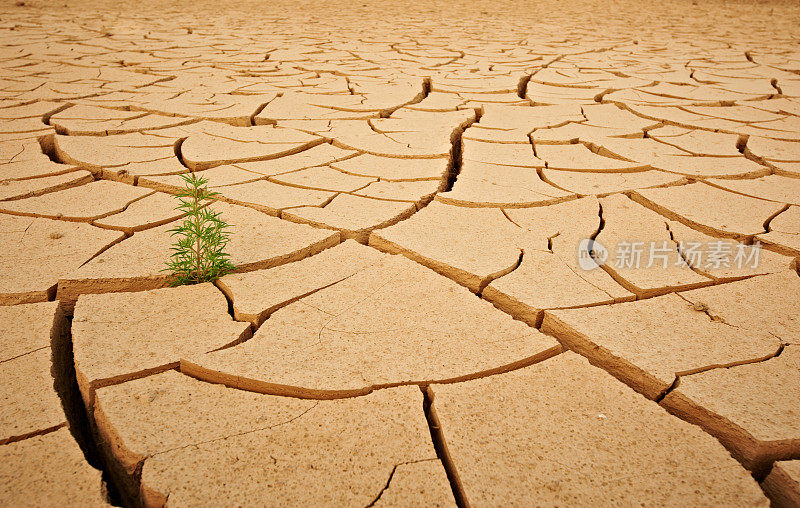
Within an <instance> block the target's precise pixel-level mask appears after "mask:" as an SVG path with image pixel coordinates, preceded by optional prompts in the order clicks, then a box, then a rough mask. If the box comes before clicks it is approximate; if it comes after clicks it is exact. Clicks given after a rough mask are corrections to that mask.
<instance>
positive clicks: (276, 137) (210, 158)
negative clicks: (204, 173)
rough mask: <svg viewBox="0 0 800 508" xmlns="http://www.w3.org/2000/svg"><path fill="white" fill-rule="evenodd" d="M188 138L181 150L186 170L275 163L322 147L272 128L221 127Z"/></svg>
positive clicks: (294, 133) (291, 132) (303, 135)
mask: <svg viewBox="0 0 800 508" xmlns="http://www.w3.org/2000/svg"><path fill="white" fill-rule="evenodd" d="M214 127H215V128H214V129H204V130H203V131H201V132H198V133H196V134H190V135H189V136H188V137H187V138H186V140H185V141H184V142H183V144H182V145H181V147H180V150H181V157H182V160H183V162H184V163H185V164H186V166H187V167H189V169H192V170H195V171H197V170H203V169H208V168H211V167H214V166H220V165H222V164H232V163H234V162H248V161H257V160H264V159H274V158H277V157H281V156H284V155H291V154H294V153H297V152H301V151H303V150H305V149H307V148H311V147H312V146H314V145H318V144H320V143H322V141H323V140H322V138H320V137H317V136H313V135H310V134H307V133H305V132H300V131H297V130H294V129H286V128H281V127H275V126H267V125H265V126H257V127H224V126H222V125H221V124H216V125H215V126H214Z"/></svg>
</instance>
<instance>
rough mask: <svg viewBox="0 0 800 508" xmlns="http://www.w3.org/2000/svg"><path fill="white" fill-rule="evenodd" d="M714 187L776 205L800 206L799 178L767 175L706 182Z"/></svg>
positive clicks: (712, 179)
mask: <svg viewBox="0 0 800 508" xmlns="http://www.w3.org/2000/svg"><path fill="white" fill-rule="evenodd" d="M706 182H708V183H709V184H711V185H714V186H715V187H721V188H723V189H725V190H728V191H731V192H735V193H737V194H742V195H744V196H749V197H753V198H759V199H766V200H767V201H775V202H777V203H786V204H791V205H800V178H789V177H786V176H781V175H769V176H763V177H761V178H755V179H752V180H751V179H748V180H720V179H715V178H709V179H708V180H706Z"/></svg>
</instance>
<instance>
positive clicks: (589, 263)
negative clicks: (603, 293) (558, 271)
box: [578, 238, 608, 272]
mask: <svg viewBox="0 0 800 508" xmlns="http://www.w3.org/2000/svg"><path fill="white" fill-rule="evenodd" d="M607 259H608V249H606V248H605V247H604V246H603V244H601V243H600V242H598V241H595V240H592V239H591V238H584V239H583V240H581V242H580V243H579V244H578V266H580V267H581V269H583V270H586V271H587V272H588V271H589V270H594V269H595V268H597V267H598V266H600V265H602V264H604V263H605V262H606V260H607Z"/></svg>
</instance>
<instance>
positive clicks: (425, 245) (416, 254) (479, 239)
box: [369, 201, 520, 293]
mask: <svg viewBox="0 0 800 508" xmlns="http://www.w3.org/2000/svg"><path fill="white" fill-rule="evenodd" d="M518 229H519V228H518V227H517V226H515V225H514V224H513V223H511V222H510V221H509V220H508V219H506V217H504V216H503V213H502V211H501V210H500V209H498V208H468V207H458V206H451V205H447V204H444V203H440V202H438V201H434V202H432V203H431V204H430V205H428V206H427V207H425V208H424V209H423V210H420V211H419V212H418V213H416V214H415V215H414V216H413V217H411V218H410V219H408V220H405V221H402V222H400V223H398V224H396V225H394V226H391V227H388V228H385V229H382V230H380V231H374V232H373V233H372V234H371V235H370V237H369V244H370V245H371V246H373V247H376V248H377V249H380V250H382V251H385V252H389V253H400V254H403V255H404V256H406V257H408V258H409V259H412V260H414V261H416V262H418V263H422V264H423V265H425V266H427V267H429V268H431V269H433V270H435V271H436V272H438V273H440V274H442V275H445V276H446V277H449V278H450V279H453V280H454V281H456V282H458V283H459V284H461V285H463V286H466V287H467V288H469V289H470V290H471V291H473V292H475V293H477V292H478V291H479V288H481V287H482V286H485V284H486V283H488V282H489V281H490V280H491V275H492V274H495V273H498V272H501V271H504V270H507V269H510V268H511V267H513V266H514V265H515V264H516V263H517V262H518V260H519V255H520V248H519V247H518V246H516V245H515V242H514V240H515V238H516V236H517V235H518ZM432 232H435V234H431V233H432Z"/></svg>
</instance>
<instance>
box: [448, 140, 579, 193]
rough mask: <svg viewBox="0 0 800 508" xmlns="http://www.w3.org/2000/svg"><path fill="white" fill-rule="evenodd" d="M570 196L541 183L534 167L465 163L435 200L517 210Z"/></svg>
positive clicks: (543, 182)
mask: <svg viewBox="0 0 800 508" xmlns="http://www.w3.org/2000/svg"><path fill="white" fill-rule="evenodd" d="M523 146H524V145H523ZM570 197H574V195H573V194H570V193H569V192H566V191H564V190H561V189H559V188H556V187H555V186H553V185H550V184H549V183H547V182H545V181H543V180H542V179H541V178H540V177H539V175H538V174H537V173H536V170H535V169H533V168H526V167H519V166H506V165H501V164H489V163H485V162H475V161H471V160H468V161H465V163H464V166H463V167H462V168H461V172H460V173H459V174H458V178H457V179H456V182H455V184H453V189H452V190H451V191H448V192H443V193H441V194H439V195H437V196H436V200H437V201H440V202H442V203H447V204H450V205H457V206H471V207H480V206H495V207H505V208H518V207H526V206H542V205H548V204H553V203H558V202H560V201H564V200H566V199H569V198H570Z"/></svg>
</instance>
